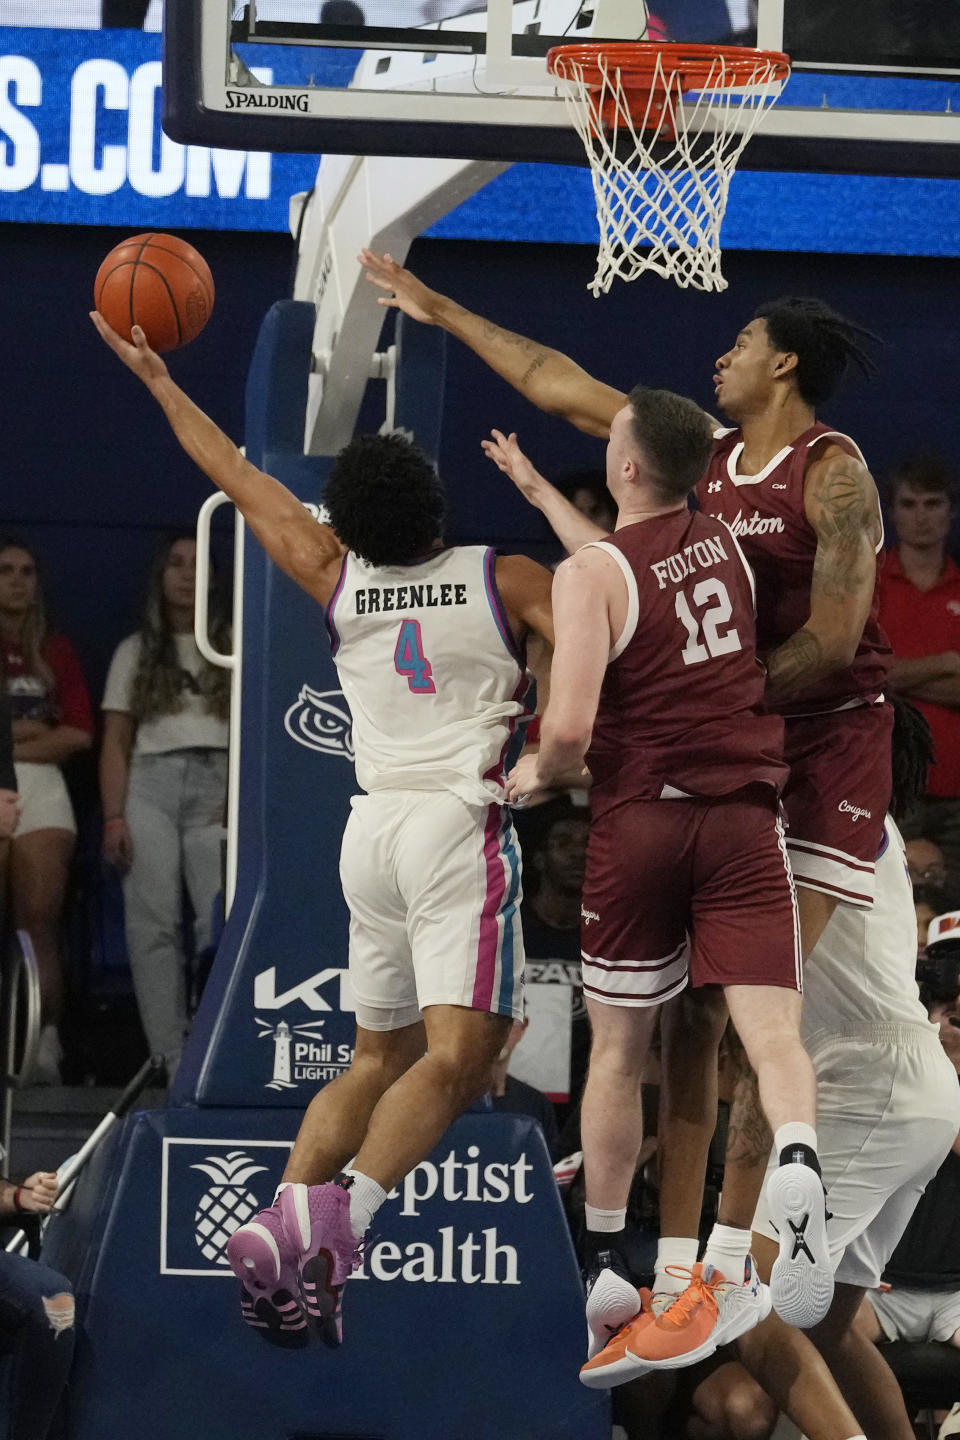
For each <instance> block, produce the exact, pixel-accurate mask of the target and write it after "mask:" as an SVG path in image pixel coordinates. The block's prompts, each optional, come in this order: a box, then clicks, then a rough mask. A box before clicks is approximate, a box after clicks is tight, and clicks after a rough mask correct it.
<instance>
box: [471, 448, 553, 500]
mask: <svg viewBox="0 0 960 1440" xmlns="http://www.w3.org/2000/svg"><path fill="white" fill-rule="evenodd" d="M490 434H491V435H492V436H493V439H492V440H481V441H480V446H481V448H482V450H483V453H484V455H486V457H487V459H488V460H492V461H493V463H494V465H496V467H497V469H498V470H502V471H503V473H504V475H508V476H509V477H510V479H511V480H512V481H513V483H514V485H516V487H517V489H518V490H519V491H520V494H521V495H522V496H523V498H524V499H525V500H529V502H530V504H531V505H535V506H536V507H537V509H538V510H539V509H540V508H541V502H542V501H543V499H544V497H545V495H546V494H547V493H548V492H549V491H552V489H553V487H552V485H551V484H550V482H549V480H545V479H544V478H543V476H542V475H541V474H540V472H539V470H536V469H534V467H533V465H532V464H531V462H530V460H529V459H528V458H527V456H526V455H524V453H523V451H522V450H521V449H520V446H519V445H518V444H517V437H516V435H515V434H513V433H511V434H510V435H504V433H503V431H502V430H491V431H490Z"/></svg>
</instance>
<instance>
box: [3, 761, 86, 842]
mask: <svg viewBox="0 0 960 1440" xmlns="http://www.w3.org/2000/svg"><path fill="white" fill-rule="evenodd" d="M13 768H14V770H15V771H16V773H17V790H18V791H19V792H20V823H19V824H18V825H17V828H16V830H15V831H14V839H17V838H18V837H19V836H21V835H29V834H30V833H31V832H32V831H34V830H69V831H70V833H71V834H72V835H76V833H77V822H76V820H75V819H74V818H73V806H72V805H71V804H70V796H69V794H68V792H67V782H66V781H65V780H64V778H63V772H62V771H61V769H60V766H59V765H52V764H37V763H35V762H34V761H32V760H30V761H26V760H17V761H16V762H15V764H14V767H13Z"/></svg>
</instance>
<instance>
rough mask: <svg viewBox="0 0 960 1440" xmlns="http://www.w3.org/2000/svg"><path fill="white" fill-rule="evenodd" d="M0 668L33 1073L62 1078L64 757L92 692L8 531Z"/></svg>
mask: <svg viewBox="0 0 960 1440" xmlns="http://www.w3.org/2000/svg"><path fill="white" fill-rule="evenodd" d="M0 671H2V680H3V687H4V690H5V691H6V694H7V697H8V699H9V703H10V711H11V717H12V729H13V759H14V767H15V771H16V782H17V789H18V791H19V793H20V818H19V823H18V825H17V829H16V832H15V834H14V838H13V844H12V854H11V863H10V896H11V905H12V910H13V918H14V921H15V923H16V925H17V927H18V928H19V929H21V930H26V931H27V933H28V934H29V936H30V938H31V940H32V942H33V948H34V951H35V952H36V957H37V964H38V966H39V970H40V991H41V1025H42V1029H41V1033H40V1045H39V1049H38V1053H37V1061H36V1067H35V1071H34V1074H33V1077H32V1078H33V1079H34V1081H38V1082H43V1083H47V1084H56V1083H58V1081H59V1079H60V1059H61V1053H62V1052H61V1049H60V1038H59V1034H58V1029H57V1027H58V1025H59V1023H60V1012H61V1007H62V1003H63V971H62V965H61V958H60V921H61V917H62V914H63V906H64V900H65V898H66V890H67V880H68V877H69V873H70V862H71V860H72V858H73V852H74V847H75V845H76V835H77V826H76V821H75V820H74V816H73V807H72V805H71V803H70V796H69V794H68V792H67V787H66V783H65V782H64V778H63V773H62V769H61V767H62V765H63V764H64V763H65V762H66V761H67V760H69V759H70V758H71V756H73V755H76V754H78V753H79V752H80V751H82V750H88V749H89V748H90V744H91V740H92V738H93V716H92V713H91V709H90V697H89V695H88V693H87V687H86V683H85V681H84V678H83V673H82V671H81V669H80V665H79V662H78V660H77V657H76V654H75V653H74V650H73V647H72V645H71V644H70V642H69V640H67V638H66V636H64V635H58V634H54V633H53V632H51V631H50V630H49V629H48V625H47V618H46V610H45V606H44V600H43V591H42V588H41V585H40V579H39V575H38V571H37V557H36V554H35V553H34V551H33V549H32V547H31V546H30V545H28V544H27V542H26V541H25V540H22V539H21V538H20V537H19V536H12V535H4V536H0Z"/></svg>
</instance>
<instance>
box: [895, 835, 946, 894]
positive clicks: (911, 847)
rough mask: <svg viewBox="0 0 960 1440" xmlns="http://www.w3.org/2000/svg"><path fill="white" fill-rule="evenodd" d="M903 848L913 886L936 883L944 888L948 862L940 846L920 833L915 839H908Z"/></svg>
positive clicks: (935, 884)
mask: <svg viewBox="0 0 960 1440" xmlns="http://www.w3.org/2000/svg"><path fill="white" fill-rule="evenodd" d="M903 848H904V853H905V854H906V857H907V869H908V871H909V872H910V883H911V884H912V885H913V888H914V889H916V888H917V886H918V885H934V886H936V887H937V889H942V888H943V886H944V885H945V884H946V883H947V862H946V858H945V856H944V853H943V851H942V850H941V849H940V846H939V845H937V844H936V843H935V841H933V840H927V839H926V838H925V837H924V836H923V835H918V836H917V837H916V839H915V840H908V841H907V842H906V844H905V845H904V847H903Z"/></svg>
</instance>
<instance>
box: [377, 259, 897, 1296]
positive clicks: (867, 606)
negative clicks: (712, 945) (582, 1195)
mask: <svg viewBox="0 0 960 1440" xmlns="http://www.w3.org/2000/svg"><path fill="white" fill-rule="evenodd" d="M360 258H361V260H362V261H363V263H364V264H365V265H366V266H367V271H368V275H369V277H370V279H371V280H372V281H373V282H374V283H375V284H376V285H378V286H380V287H381V288H382V289H384V290H388V291H390V292H391V294H390V295H389V296H385V297H383V298H382V299H381V304H384V305H388V306H391V305H393V306H398V307H400V308H401V309H403V310H404V311H405V313H407V314H409V315H411V316H412V317H413V318H415V319H419V320H422V321H424V322H425V323H428V324H438V325H441V326H443V328H445V329H446V330H448V331H449V332H450V333H451V334H453V335H455V336H457V337H458V338H460V339H461V340H463V341H464V343H465V344H467V345H469V346H470V347H471V348H472V349H473V350H475V351H476V352H477V354H479V355H480V356H481V358H482V359H484V360H485V361H486V362H487V363H488V364H490V365H491V366H492V367H493V368H494V369H495V370H496V371H497V372H498V373H499V374H500V375H502V376H503V377H504V378H505V379H506V380H508V381H509V382H510V383H511V384H513V385H514V386H516V388H517V389H519V390H520V391H521V392H522V393H523V394H524V395H526V396H527V397H528V398H529V399H530V400H531V401H532V402H533V403H534V404H536V405H539V406H540V407H541V408H542V409H544V410H547V411H549V412H551V413H554V414H557V415H562V416H564V417H565V418H566V419H568V420H570V421H571V423H573V424H574V425H576V426H578V427H579V428H580V429H582V430H585V431H587V432H588V433H590V434H595V435H606V434H609V430H610V424H611V421H612V419H613V417H614V415H615V414H616V413H617V411H618V409H619V408H620V407H621V406H622V404H623V399H624V397H623V395H622V393H621V392H620V391H618V390H616V389H614V388H613V387H611V386H609V385H604V384H603V383H602V382H600V381H598V380H595V379H593V378H592V377H591V376H590V375H588V374H587V373H586V371H584V370H583V369H582V368H581V367H580V366H579V365H577V364H576V363H575V362H574V361H572V360H571V359H569V358H568V357H567V356H565V355H563V354H561V353H560V352H558V351H556V350H552V349H550V348H548V347H546V346H540V345H537V344H535V343H534V342H533V341H531V340H527V339H525V338H524V337H523V336H520V335H515V334H512V333H511V332H509V331H507V330H504V329H502V328H501V327H499V326H497V325H494V324H492V323H491V322H489V321H487V320H485V319H483V318H482V317H481V316H478V315H475V314H472V313H471V312H470V311H467V310H464V309H463V307H462V306H459V305H457V304H456V303H455V302H454V301H452V300H450V299H448V298H447V297H446V296H442V295H438V294H437V293H436V292H435V291H432V290H429V289H428V288H427V287H426V286H425V285H423V284H421V282H420V281H418V280H417V278H416V277H415V276H414V275H412V274H411V273H410V272H409V271H408V270H404V269H403V268H401V267H400V266H398V265H396V264H394V263H393V262H392V261H391V260H390V259H389V257H381V256H377V255H374V254H373V253H372V252H370V251H364V252H362V254H361V257H360ZM864 334H865V332H863V331H861V330H860V329H859V327H857V326H855V325H853V324H852V323H851V322H849V321H846V320H844V319H843V318H842V317H841V316H838V315H836V314H834V312H833V311H831V310H830V309H829V308H828V307H826V306H824V305H821V304H819V303H818V302H816V301H806V300H785V301H782V302H777V303H775V304H774V305H772V306H766V307H763V308H762V310H761V311H760V312H759V313H758V314H757V315H756V316H755V317H754V318H753V319H752V320H751V321H750V322H749V323H748V324H747V325H746V326H745V327H744V329H743V330H742V331H741V332H740V334H739V335H738V336H737V337H736V340H735V343H734V345H733V347H732V348H731V349H730V350H729V351H728V352H727V353H726V354H725V355H723V356H721V357H720V359H719V360H718V361H717V374H716V376H715V386H716V392H717V403H718V405H719V407H720V408H721V409H722V410H723V411H724V412H725V413H726V414H727V415H728V416H729V417H730V419H731V420H733V421H735V422H736V424H737V425H738V427H739V428H737V429H734V430H729V431H720V432H718V433H717V435H716V437H715V445H714V452H713V455H712V457H711V460H710V463H709V465H708V467H707V470H706V473H705V475H704V476H703V478H702V479H701V481H700V484H699V485H698V487H697V494H698V498H699V500H700V502H701V504H702V506H703V508H704V509H705V510H707V511H708V512H709V513H711V514H714V515H716V516H718V518H721V519H723V520H725V521H727V522H728V523H729V525H730V527H731V529H733V530H734V531H735V532H736V534H737V536H738V538H739V540H740V542H741V544H742V546H743V549H744V552H745V554H746V556H747V559H748V560H749V561H750V563H751V565H752V566H753V568H754V570H755V572H756V575H757V642H758V648H759V650H760V652H761V654H762V656H763V658H764V660H765V662H766V665H767V669H768V680H767V702H768V704H771V705H772V706H773V707H775V708H776V709H778V710H780V711H781V713H783V714H784V715H785V716H786V717H787V725H786V741H785V752H784V753H785V759H786V760H787V763H788V764H789V766H790V779H789V781H788V783H787V786H786V788H785V790H784V793H783V804H784V807H785V810H786V814H787V818H788V828H789V834H788V840H787V845H788V850H789V853H790V857H791V861H792V864H793V870H794V875H795V878H796V881H797V885H798V904H799V913H800V928H801V939H802V948H803V952H804V954H805V955H807V954H809V953H810V951H811V950H812V948H813V946H814V945H815V944H816V942H817V940H818V939H819V937H820V935H821V934H822V932H823V929H824V927H825V925H826V923H827V921H828V920H829V918H830V915H831V914H832V913H833V910H834V908H835V906H836V905H837V904H838V903H839V902H840V901H845V902H847V903H850V904H853V905H869V904H870V903H871V900H872V893H873V873H874V864H875V858H876V854H877V850H878V847H879V844H880V840H881V837H882V827H883V817H884V814H885V811H886V808H887V801H888V798H889V793H890V774H889V732H890V725H891V719H890V714H889V707H888V706H886V705H884V704H883V703H881V701H882V686H883V682H884V677H885V674H886V671H887V668H888V665H889V660H890V654H889V647H888V646H887V644H886V641H885V639H884V637H883V635H882V633H881V631H880V630H879V627H878V625H877V622H876V615H877V609H878V600H877V575H876V553H877V552H878V551H879V549H880V547H881V544H882V525H881V520H880V509H879V501H878V497H877V493H876V487H875V486H874V483H873V480H872V478H871V476H870V474H869V472H868V471H867V468H866V466H865V464H864V463H863V460H862V457H861V456H860V452H859V450H857V448H856V446H855V445H854V444H853V442H852V441H851V440H849V439H848V438H847V437H846V436H841V435H838V434H836V433H835V432H833V431H832V430H830V429H829V427H828V426H825V425H821V424H818V423H817V421H816V419H815V412H814V406H815V405H817V404H821V403H823V402H824V401H825V400H827V399H829V397H830V396H831V395H832V394H833V393H834V391H835V390H836V388H837V387H838V385H839V384H840V382H841V380H842V379H843V376H844V374H845V372H846V370H847V368H848V366H849V364H850V362H851V361H853V362H854V363H855V364H858V365H860V366H861V367H863V368H866V367H867V363H868V362H867V360H866V357H865V355H864V353H863V350H862V346H861V340H862V338H863V337H864ZM495 445H496V446H497V447H499V446H500V445H501V437H499V436H495ZM504 448H505V449H506V450H507V451H509V449H510V442H509V441H507V442H505V444H504ZM489 450H490V447H489V445H488V453H489ZM511 458H515V457H511ZM513 478H514V480H515V483H516V484H517V485H518V487H519V488H520V490H521V491H522V492H523V494H524V495H525V496H526V497H527V499H528V500H530V502H531V503H532V504H534V505H536V506H537V507H538V508H539V509H541V510H542V511H543V513H544V514H545V515H546V517H547V519H548V520H549V522H550V523H551V525H552V526H553V528H554V529H555V531H556V532H557V534H558V536H559V537H560V539H561V540H562V542H563V543H564V545H565V546H566V547H567V549H568V550H575V549H576V548H577V546H578V545H581V544H583V543H584V542H585V541H587V540H589V539H591V538H595V537H596V535H597V533H598V532H597V530H596V528H595V527H593V526H591V524H590V523H589V521H586V520H585V519H584V517H583V516H582V515H580V514H579V512H578V511H576V510H575V509H574V507H573V506H572V505H570V504H569V503H568V502H566V501H565V500H564V498H563V497H562V496H561V495H560V494H559V493H558V492H557V491H556V490H555V489H554V487H553V486H551V485H549V483H548V482H547V481H546V480H544V479H543V477H542V476H540V475H538V474H537V472H536V471H535V470H534V469H533V467H532V466H527V467H525V468H524V467H520V468H515V473H514V477H513ZM723 1022H724V1015H723V1011H722V1008H721V1007H720V1006H717V1005H716V1004H712V1003H711V997H709V995H705V994H704V992H701V994H700V996H697V995H696V994H695V993H694V992H688V993H687V995H685V996H684V998H683V1000H682V1001H681V1002H680V1003H679V1004H678V1005H675V1006H671V1007H669V1008H668V1010H667V1011H666V1012H665V1023H664V1036H663V1041H664V1049H665V1056H666V1059H667V1064H666V1072H667V1083H666V1084H665V1085H664V1087H663V1088H662V1091H661V1127H660V1128H661V1137H662V1138H663V1141H664V1146H665V1150H666V1152H667V1153H670V1154H672V1155H673V1156H674V1157H675V1163H672V1164H671V1165H670V1166H669V1167H668V1172H667V1174H666V1175H664V1176H663V1177H662V1179H661V1189H660V1213H661V1223H662V1225H663V1226H664V1227H666V1229H665V1233H664V1235H663V1236H662V1238H661V1250H660V1252H659V1254H658V1266H657V1269H658V1275H657V1283H658V1286H669V1284H670V1281H669V1277H668V1276H667V1275H666V1273H665V1266H666V1264H667V1263H681V1264H683V1263H689V1260H690V1257H691V1255H695V1254H696V1242H695V1240H693V1239H692V1238H690V1237H693V1236H695V1235H696V1233H697V1228H698V1225H699V1198H698V1196H699V1183H698V1182H702V1174H699V1175H698V1173H697V1172H696V1171H695V1170H694V1169H693V1168H692V1167H693V1165H694V1163H695V1157H696V1156H698V1155H700V1154H701V1153H703V1136H702V1131H703V1129H708V1130H710V1131H711V1132H712V1129H713V1125H714V1119H715V1115H716V1081H715V1075H716V1065H715V1057H716V1050H717V1046H718V1044H719V1038H720V1033H721V1031H722V1027H723ZM674 1049H679V1050H682V1051H683V1063H679V1062H678V1063H670V1056H671V1053H672V1052H673V1050H674ZM685 1151H686V1152H688V1158H687V1160H686V1162H685V1161H684V1152H685ZM725 1183H726V1189H727V1190H728V1191H730V1193H731V1196H732V1197H733V1200H734V1208H735V1209H736V1211H737V1212H738V1213H744V1214H747V1215H749V1214H751V1213H752V1207H753V1204H754V1202H755V1200H756V1194H755V1193H751V1192H750V1190H749V1185H750V1174H749V1169H744V1170H742V1171H741V1170H740V1169H739V1168H738V1167H737V1166H736V1165H729V1166H728V1170H727V1175H726V1182H725ZM741 1184H742V1186H743V1191H742V1193H738V1192H739V1187H740V1186H741ZM748 1247H749V1232H748V1231H747V1230H740V1229H738V1227H735V1226H724V1227H716V1228H715V1231H714V1235H713V1236H712V1237H711V1246H710V1248H709V1249H708V1256H711V1257H714V1258H716V1259H718V1260H719V1258H720V1257H721V1255H722V1254H725V1255H726V1256H727V1257H728V1264H729V1266H731V1267H732V1266H733V1264H734V1262H735V1256H736V1254H738V1253H743V1254H746V1251H747V1249H748Z"/></svg>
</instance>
